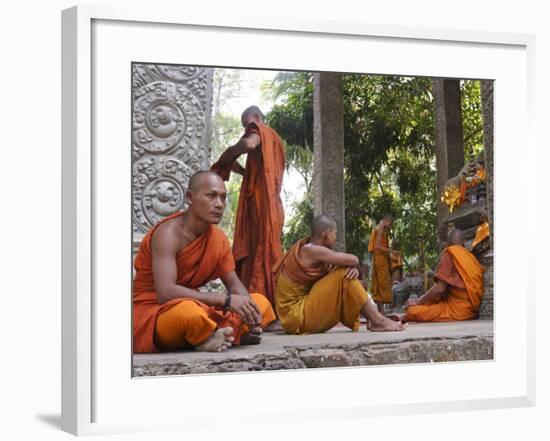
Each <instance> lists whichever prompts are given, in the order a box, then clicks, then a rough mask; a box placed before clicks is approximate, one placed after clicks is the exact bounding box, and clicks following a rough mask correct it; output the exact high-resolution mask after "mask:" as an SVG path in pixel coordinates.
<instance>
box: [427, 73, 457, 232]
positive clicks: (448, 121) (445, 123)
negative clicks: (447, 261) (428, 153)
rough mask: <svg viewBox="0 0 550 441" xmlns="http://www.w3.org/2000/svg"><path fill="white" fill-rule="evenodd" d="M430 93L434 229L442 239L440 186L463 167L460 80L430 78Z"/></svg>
mask: <svg viewBox="0 0 550 441" xmlns="http://www.w3.org/2000/svg"><path fill="white" fill-rule="evenodd" d="M432 94H433V97H434V107H435V152H436V153H435V155H436V168H437V229H438V236H439V239H440V240H445V231H446V229H445V225H444V218H445V215H446V214H447V208H446V206H445V205H444V204H443V203H442V202H441V194H442V190H443V188H444V187H445V183H446V182H447V180H448V179H450V178H452V177H454V176H456V175H457V174H458V173H459V172H460V170H461V169H462V167H464V141H463V137H462V107H461V102H460V98H461V95H460V81H459V80H445V79H439V78H438V79H434V80H433V81H432Z"/></svg>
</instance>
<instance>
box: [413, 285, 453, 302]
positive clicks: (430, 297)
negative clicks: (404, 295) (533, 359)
mask: <svg viewBox="0 0 550 441" xmlns="http://www.w3.org/2000/svg"><path fill="white" fill-rule="evenodd" d="M446 291H447V283H446V282H444V281H443V280H438V281H437V282H436V284H435V285H434V286H432V287H431V288H430V289H429V290H428V291H426V293H425V294H423V295H421V296H420V297H419V298H418V300H417V301H416V304H417V305H428V304H431V303H438V302H440V301H441V299H442V298H443V297H444V294H445V292H446Z"/></svg>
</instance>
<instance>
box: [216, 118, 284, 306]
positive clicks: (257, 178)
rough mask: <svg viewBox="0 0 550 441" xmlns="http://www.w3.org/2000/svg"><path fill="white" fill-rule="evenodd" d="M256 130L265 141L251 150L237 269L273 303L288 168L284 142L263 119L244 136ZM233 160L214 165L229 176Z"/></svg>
mask: <svg viewBox="0 0 550 441" xmlns="http://www.w3.org/2000/svg"><path fill="white" fill-rule="evenodd" d="M251 133H256V134H258V135H259V136H260V139H261V144H260V146H259V147H258V148H256V149H255V150H253V151H251V152H250V153H248V157H247V160H246V167H245V171H244V176H243V181H242V185H241V191H240V194H239V205H238V208H237V216H236V223H235V236H234V240H233V257H234V258H235V263H236V273H237V275H238V276H239V279H240V280H241V281H242V282H243V284H244V286H245V287H247V289H248V290H249V291H251V292H252V291H254V292H261V293H264V294H265V295H266V297H267V298H268V299H269V300H270V301H271V303H273V301H274V300H273V296H274V294H275V281H274V280H273V274H272V272H271V268H272V266H273V265H274V264H275V263H276V262H277V261H278V260H279V259H280V258H281V257H282V255H283V251H282V246H281V233H282V229H283V223H284V211H283V204H282V201H281V197H280V193H281V187H282V184H283V173H284V169H285V155H284V147H283V142H282V141H281V139H280V138H279V136H278V135H277V133H276V132H275V130H273V129H272V128H270V127H268V126H266V125H265V124H261V123H258V124H256V123H252V124H249V125H248V126H247V127H246V131H245V134H244V135H243V137H247V136H249V135H250V134H251ZM232 166H233V163H230V164H227V163H225V164H224V163H220V162H219V161H218V162H216V163H215V164H214V165H212V167H211V168H210V169H211V170H212V171H215V172H217V173H218V174H219V175H220V176H221V177H222V178H223V179H224V180H228V179H229V174H230V172H231V167H232Z"/></svg>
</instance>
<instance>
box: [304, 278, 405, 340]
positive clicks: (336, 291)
mask: <svg viewBox="0 0 550 441" xmlns="http://www.w3.org/2000/svg"><path fill="white" fill-rule="evenodd" d="M360 314H361V315H363V316H364V317H365V318H366V319H367V321H368V322H369V329H370V330H371V331H402V330H403V329H404V326H403V325H402V324H401V323H396V322H393V321H392V320H389V319H387V318H386V317H384V316H383V315H382V314H380V313H379V312H378V310H377V309H376V306H375V305H374V304H373V303H372V302H371V301H370V299H369V295H368V294H367V292H366V291H365V289H364V288H363V286H362V285H361V282H359V280H356V279H354V280H350V279H348V278H346V277H345V269H344V268H341V269H337V270H335V271H332V272H331V273H329V274H327V275H326V276H325V277H323V278H322V279H321V280H319V281H318V282H316V283H315V284H314V285H313V287H312V288H311V290H310V292H309V294H308V295H307V298H306V301H305V304H304V323H303V325H302V326H301V327H300V332H301V333H317V332H325V331H327V330H329V329H331V328H332V327H334V326H335V325H336V324H337V323H338V322H342V324H344V325H345V326H347V327H348V328H350V329H351V330H353V331H358V330H359V315H360Z"/></svg>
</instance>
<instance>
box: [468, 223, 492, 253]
mask: <svg viewBox="0 0 550 441" xmlns="http://www.w3.org/2000/svg"><path fill="white" fill-rule="evenodd" d="M490 234H491V233H490V231H489V222H483V223H482V224H481V225H480V226H479V227H477V230H476V237H475V238H474V241H473V242H472V248H474V247H475V246H476V245H478V244H480V243H481V242H482V241H484V240H485V239H488V238H489V235H490Z"/></svg>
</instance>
